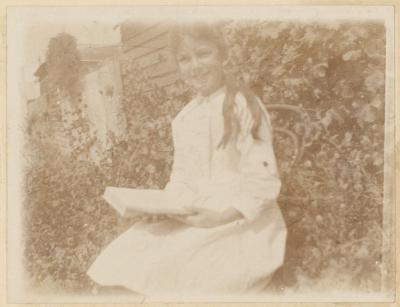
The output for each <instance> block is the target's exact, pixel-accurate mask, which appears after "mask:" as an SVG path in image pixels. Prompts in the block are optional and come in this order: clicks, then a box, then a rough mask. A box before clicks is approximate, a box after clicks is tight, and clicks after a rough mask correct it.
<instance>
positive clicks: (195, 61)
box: [191, 57, 201, 69]
mask: <svg viewBox="0 0 400 307" xmlns="http://www.w3.org/2000/svg"><path fill="white" fill-rule="evenodd" d="M200 66H201V64H200V61H199V59H197V58H196V57H193V58H192V61H191V68H192V69H198V68H200Z"/></svg>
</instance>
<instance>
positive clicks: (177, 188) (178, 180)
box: [164, 121, 194, 205]
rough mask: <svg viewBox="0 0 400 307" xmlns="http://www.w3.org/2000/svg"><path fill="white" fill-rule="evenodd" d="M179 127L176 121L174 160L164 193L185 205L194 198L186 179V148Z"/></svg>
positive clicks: (174, 128) (173, 127) (173, 129)
mask: <svg viewBox="0 0 400 307" xmlns="http://www.w3.org/2000/svg"><path fill="white" fill-rule="evenodd" d="M179 129H180V128H179V125H178V124H177V122H176V121H174V122H173V123H172V137H173V144H174V160H173V164H172V171H171V175H170V180H169V182H168V183H167V184H166V186H165V188H164V191H166V192H167V193H168V194H170V195H171V196H172V197H176V201H178V202H181V203H182V204H183V205H185V204H187V203H190V201H192V199H193V197H194V193H193V191H192V190H191V189H190V188H189V187H188V185H187V183H186V179H185V170H184V165H185V164H184V162H185V161H184V147H183V145H184V144H183V140H182V138H181V133H180V131H179Z"/></svg>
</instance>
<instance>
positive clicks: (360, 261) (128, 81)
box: [24, 21, 385, 293]
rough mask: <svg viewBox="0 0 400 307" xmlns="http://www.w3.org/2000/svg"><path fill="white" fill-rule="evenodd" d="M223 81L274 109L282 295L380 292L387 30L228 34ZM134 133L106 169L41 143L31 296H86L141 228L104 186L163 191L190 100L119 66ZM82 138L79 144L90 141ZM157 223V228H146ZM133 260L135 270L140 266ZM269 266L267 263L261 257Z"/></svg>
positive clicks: (30, 195) (32, 147)
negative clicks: (110, 248) (40, 287)
mask: <svg viewBox="0 0 400 307" xmlns="http://www.w3.org/2000/svg"><path fill="white" fill-rule="evenodd" d="M222 31H223V32H224V37H225V38H226V40H227V43H228V45H229V47H230V48H229V50H230V52H229V60H228V61H227V62H226V69H227V70H228V71H229V73H231V74H234V75H235V76H237V78H240V79H242V80H244V81H246V82H248V84H249V85H250V87H251V88H252V89H253V90H254V92H255V93H256V94H257V95H258V96H260V97H261V98H262V100H263V101H264V103H265V104H266V106H267V108H268V106H269V105H272V104H274V105H276V104H278V105H284V106H297V107H300V109H301V110H303V111H304V112H306V114H307V116H306V117H304V116H303V117H302V116H300V117H299V116H297V115H296V112H294V114H292V113H293V112H287V113H286V112H284V111H281V112H276V111H274V109H271V111H270V113H271V117H272V120H273V124H274V128H276V130H277V131H278V130H279V129H284V130H288V131H290V132H292V133H294V134H295V135H296V136H297V139H298V140H302V141H303V142H302V143H300V145H301V144H302V148H303V153H302V155H301V157H300V160H299V161H296V163H295V164H294V165H292V166H291V167H290V169H289V168H288V165H290V164H288V163H287V161H286V160H287V159H291V154H288V152H291V151H292V150H293V148H292V147H293V139H290V140H289V141H288V139H287V138H285V137H284V135H283V134H282V135H280V134H279V133H276V138H275V144H276V146H275V151H276V154H277V157H278V160H279V164H280V165H281V169H282V181H283V188H282V194H281V197H280V199H279V203H280V206H281V209H282V211H283V214H284V217H285V220H286V223H287V226H288V230H289V236H288V242H287V253H286V260H285V264H284V265H283V266H282V268H281V269H280V270H279V271H278V272H277V273H276V274H275V278H274V280H273V286H274V289H275V290H279V291H282V292H283V293H287V292H289V291H304V290H307V289H311V290H318V291H327V290H332V291H333V290H346V291H347V290H350V289H355V290H358V291H378V290H379V286H380V278H381V266H382V254H381V243H382V197H383V162H384V158H383V146H384V106H385V100H384V98H385V96H384V94H385V78H384V72H385V48H384V46H385V29H384V26H383V24H380V23H371V22H369V23H344V22H340V23H326V24H323V23H304V24H303V23H294V22H264V21H263V22H261V21H260V22H256V21H254V22H227V23H225V24H224V26H223V29H222ZM121 73H122V79H123V89H124V95H123V102H122V105H123V113H124V114H125V115H126V117H127V123H128V129H127V131H128V133H127V134H126V135H125V136H124V137H123V138H122V139H117V138H116V137H115V136H113V135H111V134H110V140H111V141H112V143H113V146H112V147H111V149H110V150H109V151H107V152H105V153H104V158H103V160H102V163H101V164H100V165H95V164H94V163H91V162H88V161H79V160H77V159H76V158H75V157H76V155H75V156H74V152H72V153H71V156H70V157H66V156H61V155H60V154H59V151H58V149H57V148H56V147H54V146H52V144H51V141H47V142H44V140H41V139H37V138H36V139H35V138H32V139H30V140H28V141H29V142H28V143H29V151H28V152H29V153H30V155H31V157H34V158H35V159H31V161H32V163H31V166H30V167H29V169H28V170H27V173H26V174H27V176H26V178H27V180H26V192H27V193H26V201H25V210H24V213H25V217H26V218H25V222H26V224H25V234H26V235H25V244H26V245H25V246H26V249H25V256H26V257H25V262H26V268H27V270H28V272H29V274H30V276H31V279H32V281H33V283H35V284H43V283H44V284H46V285H47V284H52V285H53V286H54V287H59V288H60V289H63V290H71V291H74V290H78V289H80V290H82V289H88V288H89V287H90V286H91V282H90V281H89V280H88V279H87V278H86V277H85V271H86V270H87V268H88V266H89V265H90V263H91V262H92V261H93V260H94V259H95V257H96V256H97V255H98V253H99V252H100V251H101V250H102V249H103V248H104V247H105V245H106V244H107V243H108V242H110V241H111V240H112V239H114V238H115V237H116V236H117V235H118V234H120V233H121V232H122V231H124V230H125V229H127V227H129V226H130V225H132V223H134V222H135V220H132V219H123V218H121V217H119V216H118V215H117V214H116V212H114V211H113V210H112V209H111V208H110V207H109V206H108V205H107V204H106V203H105V202H104V201H103V200H102V199H101V194H102V193H103V191H104V188H105V187H106V186H123V187H132V188H134V187H141V188H163V187H164V185H165V184H166V183H167V181H168V179H169V174H170V170H171V164H172V159H173V146H172V140H171V127H170V124H171V121H172V119H173V118H174V116H175V115H176V114H177V112H178V111H179V110H180V109H181V108H182V107H183V106H184V104H185V103H186V102H188V101H189V100H190V97H191V93H190V91H189V89H187V88H186V87H185V85H184V83H183V82H182V81H181V80H178V81H177V82H176V84H174V86H173V90H172V91H171V92H170V93H167V92H165V90H164V89H161V88H157V87H156V86H155V85H153V84H152V83H151V80H150V79H149V77H148V76H146V74H145V73H143V71H142V70H141V67H140V62H135V61H132V60H130V59H129V58H128V59H121ZM82 133H84V132H82ZM149 222H151V221H149ZM132 261H135V259H132ZM266 261H268V259H266Z"/></svg>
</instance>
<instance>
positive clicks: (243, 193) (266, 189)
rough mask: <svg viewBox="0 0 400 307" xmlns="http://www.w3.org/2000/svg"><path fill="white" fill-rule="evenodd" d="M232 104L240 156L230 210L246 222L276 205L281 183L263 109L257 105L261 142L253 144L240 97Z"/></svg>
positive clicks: (244, 103) (245, 110)
mask: <svg viewBox="0 0 400 307" xmlns="http://www.w3.org/2000/svg"><path fill="white" fill-rule="evenodd" d="M236 100H237V101H236V105H235V107H236V114H237V115H238V117H239V122H240V134H239V136H238V140H237V144H236V145H237V149H238V151H239V152H240V160H239V165H238V170H239V177H240V184H239V191H238V192H239V197H238V200H237V202H235V203H234V207H235V208H236V209H237V210H239V211H240V212H241V213H242V214H243V215H244V217H245V218H246V219H248V220H254V219H255V218H256V217H257V216H258V215H259V214H260V212H261V211H262V210H263V209H264V208H265V206H268V205H269V204H271V203H275V202H276V199H277V198H278V196H279V192H280V188H281V181H280V179H279V173H278V168H277V163H276V159H275V154H274V151H273V147H272V128H271V123H270V119H269V115H268V113H267V111H266V110H265V107H264V106H263V105H262V103H261V102H260V101H258V103H259V105H260V108H261V110H262V121H261V127H260V130H259V135H260V137H261V140H255V139H254V138H253V136H252V134H251V127H252V125H253V119H252V116H251V113H250V111H249V109H248V108H247V105H246V104H247V102H246V100H245V99H244V97H242V96H241V95H238V97H237V98H236Z"/></svg>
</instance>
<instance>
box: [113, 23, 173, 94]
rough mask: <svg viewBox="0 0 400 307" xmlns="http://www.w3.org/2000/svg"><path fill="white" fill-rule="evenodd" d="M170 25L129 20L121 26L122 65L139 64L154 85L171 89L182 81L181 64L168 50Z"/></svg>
mask: <svg viewBox="0 0 400 307" xmlns="http://www.w3.org/2000/svg"><path fill="white" fill-rule="evenodd" d="M170 26H171V24H170V23H169V22H167V21H162V22H157V23H151V24H150V23H148V24H139V23H135V22H132V21H127V22H125V23H123V24H122V25H121V26H120V31H121V40H122V58H121V62H124V61H130V62H135V63H136V64H138V65H139V66H140V68H141V70H142V71H143V73H147V74H148V75H149V77H150V79H151V81H152V83H153V84H155V85H157V86H158V87H160V88H165V89H167V90H168V89H169V87H170V86H171V85H172V84H173V83H174V82H175V81H176V80H177V79H178V69H177V65H176V63H175V60H174V59H173V56H172V54H171V52H170V50H168V31H169V29H170Z"/></svg>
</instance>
